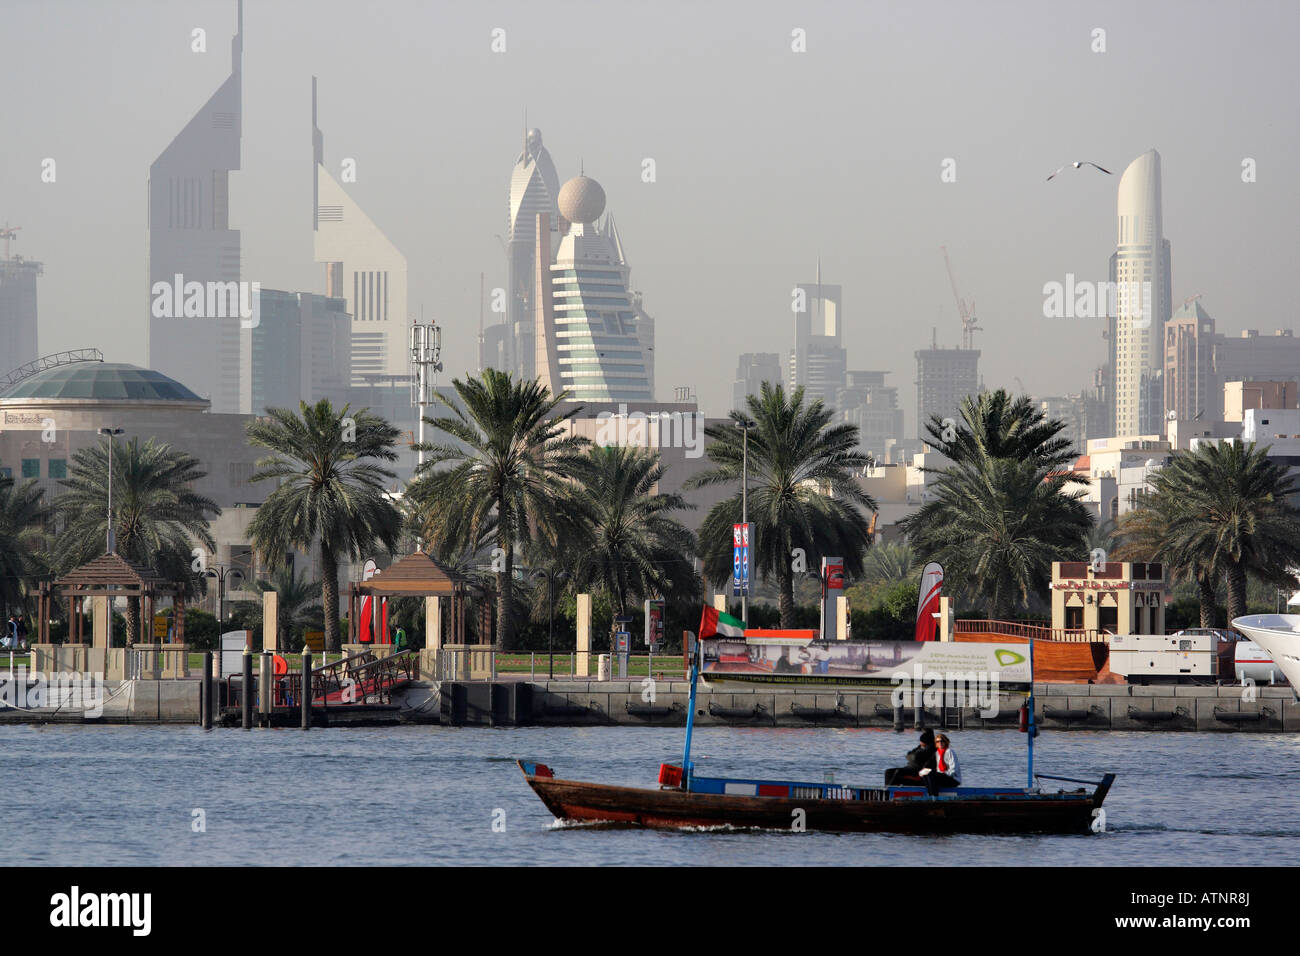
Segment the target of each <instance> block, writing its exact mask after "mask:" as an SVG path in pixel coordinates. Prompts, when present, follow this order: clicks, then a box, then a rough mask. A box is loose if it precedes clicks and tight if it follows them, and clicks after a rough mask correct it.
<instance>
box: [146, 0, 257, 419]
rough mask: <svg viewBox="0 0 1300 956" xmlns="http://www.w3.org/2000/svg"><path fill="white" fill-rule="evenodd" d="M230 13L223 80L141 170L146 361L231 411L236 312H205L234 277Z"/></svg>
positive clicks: (236, 144) (237, 45)
mask: <svg viewBox="0 0 1300 956" xmlns="http://www.w3.org/2000/svg"><path fill="white" fill-rule="evenodd" d="M236 16H237V23H236V28H235V37H234V40H232V41H231V70H230V76H229V77H227V79H226V81H225V82H224V83H222V84H221V86H220V87H219V88H218V89H217V91H216V92H215V93H213V94H212V97H211V98H210V99H209V100H208V101H207V102H206V103H205V104H204V105H203V108H202V109H200V110H199V112H198V113H196V114H195V115H194V118H193V119H191V120H190V121H189V123H187V124H186V126H185V128H184V129H182V130H181V131H180V133H178V134H177V135H176V138H175V139H173V140H172V142H171V145H169V146H168V147H167V148H166V149H165V150H163V152H162V154H161V155H160V156H159V157H158V158H157V159H156V160H154V162H153V165H152V166H150V167H149V313H148V314H149V349H148V354H149V358H148V365H149V367H150V368H153V369H156V370H157V371H159V372H162V373H163V374H165V375H168V376H170V377H171V378H174V379H176V380H178V381H180V382H181V383H183V384H184V385H185V386H186V387H188V388H190V389H192V390H193V391H194V392H195V393H196V394H198V395H199V396H201V397H203V398H207V399H209V400H210V401H211V402H212V411H214V412H238V411H239V401H240V382H239V368H240V363H239V328H240V316H239V312H238V310H230V309H228V308H226V307H225V303H224V302H223V305H222V307H221V308H219V309H214V308H211V306H212V305H213V302H214V296H213V294H212V291H211V290H212V289H214V288H217V289H222V290H224V289H230V288H232V287H231V286H229V283H232V282H233V283H238V282H239V278H240V275H239V254H240V252H239V230H237V229H231V228H230V194H229V188H230V173H231V171H232V170H237V169H239V168H240V167H239V162H240V137H241V128H242V120H241V116H240V110H241V87H242V83H243V50H244V4H243V0H240V2H239V4H238V8H237V15H236ZM178 277H179V278H178ZM191 283H199V284H200V285H199V286H191ZM213 284H218V285H215V286H214V285H213ZM172 286H175V287H181V288H186V289H187V290H188V289H190V288H202V289H206V290H207V293H206V295H204V296H202V297H201V299H202V302H201V303H200V301H199V300H194V307H191V302H190V301H187V302H186V303H185V307H184V308H182V304H181V303H180V302H177V301H174V300H169V301H168V302H164V301H163V300H162V299H160V298H159V295H158V290H160V289H162V288H164V287H172ZM186 298H187V300H189V298H190V296H189V292H188V291H187V292H186ZM226 301H228V300H226ZM232 311H233V312H234V314H231V312H232Z"/></svg>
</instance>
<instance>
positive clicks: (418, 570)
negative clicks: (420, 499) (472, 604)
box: [348, 551, 474, 644]
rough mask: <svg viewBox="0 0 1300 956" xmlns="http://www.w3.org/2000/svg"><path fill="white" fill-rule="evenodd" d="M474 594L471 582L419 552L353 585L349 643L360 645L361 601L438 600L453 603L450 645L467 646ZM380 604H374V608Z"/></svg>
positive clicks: (349, 617) (350, 592) (350, 602)
mask: <svg viewBox="0 0 1300 956" xmlns="http://www.w3.org/2000/svg"><path fill="white" fill-rule="evenodd" d="M472 590H474V587H473V584H472V583H471V582H470V579H469V578H467V577H465V575H463V574H461V573H460V572H459V571H456V570H454V569H452V568H448V567H446V566H445V565H443V564H441V563H440V562H439V561H438V560H437V559H435V558H434V557H432V556H431V555H428V554H425V553H424V552H423V551H416V552H414V553H413V554H408V555H407V556H406V557H404V558H402V559H400V560H399V561H396V562H394V563H393V564H392V565H391V566H389V567H388V568H386V569H385V570H383V571H381V572H379V573H378V574H376V575H375V576H374V577H373V578H370V579H369V580H367V581H355V582H353V584H352V586H351V589H350V591H349V594H348V642H349V643H351V644H355V643H357V641H358V639H359V637H360V634H361V631H360V625H361V620H360V614H361V600H362V598H363V597H365V596H366V595H372V596H374V597H438V598H449V599H450V600H451V640H450V641H449V642H447V643H450V644H463V643H464V642H465V615H466V608H465V601H466V599H467V598H468V597H469V596H470V592H471V591H472ZM377 603H378V602H372V606H373V605H376V604H377Z"/></svg>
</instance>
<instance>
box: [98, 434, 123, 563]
mask: <svg viewBox="0 0 1300 956" xmlns="http://www.w3.org/2000/svg"><path fill="white" fill-rule="evenodd" d="M124 431H126V429H124V428H112V427H110V428H101V429H100V430H99V433H100V434H101V435H106V436H107V437H108V542H107V544H108V551H107V553H108V554H112V553H113V550H114V548H115V547H116V545H117V541H116V535H114V534H113V436H114V435H120V434H122V432H124Z"/></svg>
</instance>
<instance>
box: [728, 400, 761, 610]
mask: <svg viewBox="0 0 1300 956" xmlns="http://www.w3.org/2000/svg"><path fill="white" fill-rule="evenodd" d="M732 424H733V425H735V426H736V427H737V428H739V429H741V434H742V438H741V446H740V447H741V454H740V526H741V532H742V533H744V531H745V530H746V529H747V528H748V527H749V432H750V429H752V428H757V427H758V422H754V421H750V420H749V419H748V418H745V419H741V420H740V421H737V422H732ZM740 619H741V620H742V621H745V622H748V621H749V579H748V578H746V579H745V581H744V583H743V586H742V587H741V589H740Z"/></svg>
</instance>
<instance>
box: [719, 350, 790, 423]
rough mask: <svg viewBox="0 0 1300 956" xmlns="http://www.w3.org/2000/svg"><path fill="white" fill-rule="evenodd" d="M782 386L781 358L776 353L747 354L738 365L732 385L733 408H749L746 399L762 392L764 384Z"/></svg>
mask: <svg viewBox="0 0 1300 956" xmlns="http://www.w3.org/2000/svg"><path fill="white" fill-rule="evenodd" d="M764 382H770V383H771V384H773V385H780V384H781V356H780V355H778V354H777V353H775V352H746V353H745V354H744V355H742V356H741V357H740V359H739V361H738V362H737V363H736V379H735V381H734V382H732V385H731V407H732V408H733V409H744V408H747V407H748V406H747V404H746V402H745V399H746V398H748V397H749V396H750V395H757V394H759V392H761V391H762V388H763V383H764Z"/></svg>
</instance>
